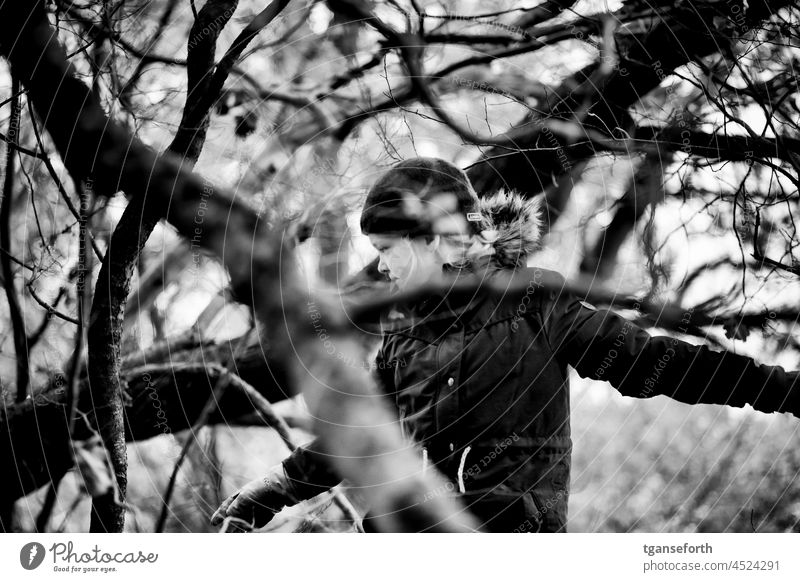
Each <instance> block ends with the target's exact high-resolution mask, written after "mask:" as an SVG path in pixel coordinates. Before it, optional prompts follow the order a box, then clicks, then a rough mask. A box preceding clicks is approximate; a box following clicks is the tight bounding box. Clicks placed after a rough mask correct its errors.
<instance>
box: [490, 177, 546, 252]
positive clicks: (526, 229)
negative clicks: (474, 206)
mask: <svg viewBox="0 0 800 582" xmlns="http://www.w3.org/2000/svg"><path fill="white" fill-rule="evenodd" d="M543 200H544V197H543V196H536V197H534V198H525V197H523V196H522V195H521V194H519V193H518V192H515V191H513V190H499V191H498V192H496V193H495V194H492V195H491V196H487V197H485V198H481V199H480V202H479V206H478V208H479V209H480V212H481V214H482V215H483V220H484V223H485V227H484V230H488V231H495V233H496V234H494V233H493V234H494V240H493V241H492V242H491V244H492V247H493V248H494V255H493V257H492V258H493V260H494V261H495V262H496V263H497V264H498V265H499V266H501V267H525V266H526V263H527V259H528V255H530V254H531V253H532V252H533V251H535V250H537V249H538V248H539V245H540V244H541V238H542V224H543V223H544V219H543V217H542V214H543V212H542V210H543Z"/></svg>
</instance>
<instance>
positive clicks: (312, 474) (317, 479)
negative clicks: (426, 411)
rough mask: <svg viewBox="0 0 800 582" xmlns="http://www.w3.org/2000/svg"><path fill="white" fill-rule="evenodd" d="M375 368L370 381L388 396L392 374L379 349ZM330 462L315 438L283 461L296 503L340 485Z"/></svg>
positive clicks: (391, 389)
mask: <svg viewBox="0 0 800 582" xmlns="http://www.w3.org/2000/svg"><path fill="white" fill-rule="evenodd" d="M375 364H376V365H375V370H374V373H373V377H374V379H375V381H376V382H377V383H378V388H379V390H381V391H382V393H384V394H386V395H387V396H388V395H391V394H393V390H394V389H393V388H392V386H393V385H394V378H393V371H392V369H391V368H389V367H387V366H386V365H385V362H384V359H383V350H382V349H381V350H380V351H378V355H377V357H376V360H375ZM392 402H393V403H394V398H393V397H392ZM329 459H330V456H329V455H328V454H327V453H326V451H325V449H324V448H323V446H322V444H321V443H320V441H319V439H318V438H317V439H314V440H313V441H311V442H309V443H306V444H305V445H303V446H300V447H298V448H297V449H295V450H294V452H292V454H291V455H289V456H288V457H287V458H286V459H284V460H283V469H284V472H285V474H286V477H287V479H288V480H289V483H290V484H291V485H292V489H293V492H294V493H295V494H296V495H297V497H298V498H299V499H310V498H311V497H314V496H316V495H319V494H320V493H324V492H325V491H327V490H328V489H330V488H331V487H334V486H335V485H338V484H339V483H340V482H341V478H340V477H339V476H338V474H337V473H336V472H335V471H334V470H333V469H332V467H331V464H330V462H329Z"/></svg>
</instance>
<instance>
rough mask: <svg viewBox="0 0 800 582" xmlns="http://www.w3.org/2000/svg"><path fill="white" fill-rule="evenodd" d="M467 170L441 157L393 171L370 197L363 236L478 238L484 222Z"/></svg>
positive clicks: (410, 162) (416, 160) (413, 161)
mask: <svg viewBox="0 0 800 582" xmlns="http://www.w3.org/2000/svg"><path fill="white" fill-rule="evenodd" d="M478 202H479V201H478V195H477V194H476V193H475V190H474V188H473V187H472V184H470V181H469V178H468V177H467V175H466V173H464V171H463V170H461V169H459V168H457V167H456V166H454V165H453V164H451V163H450V162H447V161H445V160H442V159H439V158H410V159H408V160H404V161H401V162H398V163H397V164H395V165H394V166H392V167H391V168H390V169H389V170H388V171H387V172H386V173H385V174H384V175H383V176H382V177H381V178H380V179H379V180H378V181H377V182H376V183H375V184H374V185H373V186H372V188H370V190H369V192H368V193H367V199H366V201H365V202H364V208H363V210H362V213H361V231H362V232H363V233H364V234H398V235H409V236H412V237H413V236H421V235H425V234H444V233H453V234H467V233H469V234H476V233H478V232H480V231H481V229H482V222H483V218H482V216H481V214H480V213H479V211H478Z"/></svg>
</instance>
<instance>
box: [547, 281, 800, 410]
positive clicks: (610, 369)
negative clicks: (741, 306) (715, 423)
mask: <svg viewBox="0 0 800 582" xmlns="http://www.w3.org/2000/svg"><path fill="white" fill-rule="evenodd" d="M541 298H542V312H541V313H542V318H543V320H544V329H545V333H546V334H547V337H548V340H549V342H550V346H551V348H552V349H553V352H554V353H555V355H556V357H557V358H558V359H559V361H560V362H562V363H564V364H570V365H571V366H573V367H574V368H575V369H576V370H577V372H578V374H580V375H581V376H582V377H584V378H594V379H596V380H606V381H608V382H610V383H611V384H612V385H613V386H614V387H615V388H616V389H617V390H619V391H620V392H621V393H622V394H624V395H625V396H633V397H636V398H649V397H651V396H655V395H656V394H664V395H666V396H669V397H670V398H674V399H675V400H678V401H680V402H685V403H688V404H698V403H705V404H726V405H728V406H736V407H742V406H744V405H745V404H750V405H751V406H752V407H753V408H755V409H756V410H759V411H761V412H790V413H792V414H794V415H795V416H797V417H799V418H800V380H798V372H787V371H786V370H784V369H783V368H781V367H780V366H767V365H764V364H758V363H757V362H756V361H755V360H753V359H752V358H749V357H746V356H742V355H737V354H734V353H732V352H725V351H723V352H717V351H714V350H712V349H710V348H709V347H708V346H704V345H700V346H695V345H692V344H690V343H687V342H684V341H681V340H678V339H675V338H672V337H665V336H651V335H649V334H648V333H647V332H646V331H645V330H643V329H642V328H640V327H638V326H637V325H636V324H634V323H633V322H631V321H628V320H627V319H625V318H623V317H621V316H619V315H617V314H615V313H613V312H611V311H609V310H606V309H595V308H593V307H592V306H590V305H589V304H587V303H585V302H581V301H579V300H578V299H577V298H576V297H575V296H574V295H572V294H570V293H568V292H559V291H544V292H543V293H542V295H541Z"/></svg>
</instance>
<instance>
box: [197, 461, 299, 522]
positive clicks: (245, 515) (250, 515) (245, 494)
mask: <svg viewBox="0 0 800 582" xmlns="http://www.w3.org/2000/svg"><path fill="white" fill-rule="evenodd" d="M299 502H300V499H299V498H298V496H297V494H296V493H295V491H294V489H293V487H292V484H291V483H290V482H289V479H288V478H287V477H286V473H285V471H284V469H283V464H282V463H281V464H278V465H275V466H274V467H272V468H270V470H269V472H268V473H267V474H266V475H265V476H264V477H261V478H259V479H254V480H252V481H250V482H249V483H246V484H245V485H244V486H243V487H242V488H241V489H239V490H238V491H237V492H236V493H234V494H233V495H231V496H230V497H228V498H227V499H226V500H225V501H223V502H222V505H220V506H219V509H217V511H215V512H214V515H212V516H211V524H212V525H220V524H221V523H222V522H223V521H224V520H225V519H226V518H229V517H232V518H238V519H241V520H243V521H246V522H247V523H249V524H250V525H251V527H253V528H254V529H256V528H260V527H264V526H265V525H267V524H268V523H269V522H270V521H271V520H272V518H273V517H275V514H276V513H278V512H279V511H280V510H281V509H283V507H284V506H286V505H295V504H296V503H299Z"/></svg>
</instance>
